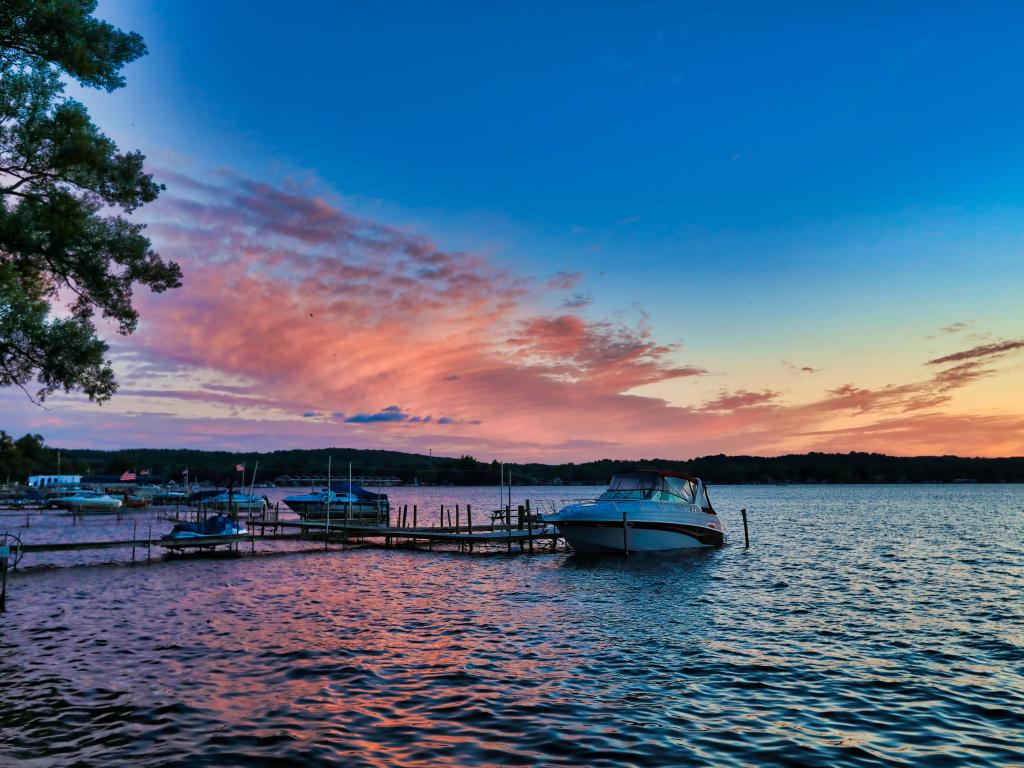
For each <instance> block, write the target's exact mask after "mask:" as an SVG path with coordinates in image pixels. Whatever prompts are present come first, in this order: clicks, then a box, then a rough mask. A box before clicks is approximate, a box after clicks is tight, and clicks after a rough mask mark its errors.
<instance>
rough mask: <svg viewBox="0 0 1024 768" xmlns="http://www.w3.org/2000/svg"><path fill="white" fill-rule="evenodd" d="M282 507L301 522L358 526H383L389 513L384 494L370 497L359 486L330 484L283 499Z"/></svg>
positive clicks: (366, 491) (369, 494)
mask: <svg viewBox="0 0 1024 768" xmlns="http://www.w3.org/2000/svg"><path fill="white" fill-rule="evenodd" d="M283 501H284V503H285V504H286V505H287V506H288V508H289V509H291V510H292V511H293V512H295V513H296V514H297V515H298V516H299V517H301V518H302V519H303V520H325V519H326V518H327V515H328V512H329V513H330V516H331V519H332V520H337V521H339V522H341V521H342V520H353V521H356V522H360V523H373V524H377V523H379V522H387V518H388V512H389V510H390V506H389V502H388V496H387V494H386V493H373V492H372V491H368V490H366V489H365V488H363V487H362V486H361V485H359V483H348V482H339V483H331V487H330V488H329V489H328V488H323V489H317V490H314V491H313V492H312V493H302V494H297V495H294V496H286V497H285V498H284V499H283Z"/></svg>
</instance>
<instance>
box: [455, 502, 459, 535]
mask: <svg viewBox="0 0 1024 768" xmlns="http://www.w3.org/2000/svg"><path fill="white" fill-rule="evenodd" d="M455 532H456V533H459V505H458V504H456V505H455Z"/></svg>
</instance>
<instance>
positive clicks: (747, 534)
mask: <svg viewBox="0 0 1024 768" xmlns="http://www.w3.org/2000/svg"><path fill="white" fill-rule="evenodd" d="M740 514H741V515H742V516H743V541H744V545H743V548H744V549H750V531H749V530H747V510H746V507H744V508H743V509H741V510H740Z"/></svg>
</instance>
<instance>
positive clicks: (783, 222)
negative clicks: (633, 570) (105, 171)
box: [0, 0, 1024, 460]
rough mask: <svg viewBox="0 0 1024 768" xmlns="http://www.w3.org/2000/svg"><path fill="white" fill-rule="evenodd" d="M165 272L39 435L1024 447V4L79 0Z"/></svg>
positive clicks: (713, 446)
mask: <svg viewBox="0 0 1024 768" xmlns="http://www.w3.org/2000/svg"><path fill="white" fill-rule="evenodd" d="M97 13H98V15H99V16H100V17H101V18H105V19H107V20H109V21H111V22H113V23H114V24H116V25H118V26H120V27H122V28H125V29H131V30H135V31H137V32H139V33H141V34H142V35H143V37H144V38H145V40H146V43H147V45H148V47H149V55H148V56H147V57H145V58H144V59H143V60H141V61H139V62H137V63H135V64H132V65H130V66H129V67H128V68H127V69H126V71H125V74H126V77H127V80H128V85H127V87H126V88H124V89H122V90H120V91H115V92H114V93H111V94H106V93H99V92H94V91H82V90H81V89H78V88H69V93H71V94H72V95H74V96H75V98H79V99H81V100H83V101H84V102H85V103H86V104H87V105H88V107H89V109H90V111H91V113H92V115H93V117H94V119H95V120H96V122H97V123H98V125H99V126H100V127H101V128H102V129H103V130H104V131H106V132H107V133H108V134H109V135H110V136H111V137H113V138H114V139H115V140H116V141H118V143H119V144H120V146H121V148H122V149H125V150H127V149H140V150H141V151H142V152H143V153H144V154H146V155H147V157H148V164H149V168H150V170H151V171H152V172H153V173H154V174H155V176H156V177H157V179H158V180H160V181H162V182H163V183H164V184H166V186H167V190H166V192H164V194H163V195H162V196H161V198H160V200H159V201H157V202H156V203H154V204H152V205H149V206H147V207H146V208H144V209H143V210H142V211H141V212H140V213H139V214H138V215H139V217H140V218H141V219H142V220H144V221H146V222H148V223H149V230H148V231H149V234H150V236H151V237H152V239H153V241H154V243H155V245H156V247H157V249H158V250H159V252H160V253H161V254H162V255H163V256H166V257H170V258H172V259H174V260H176V261H178V262H179V263H180V264H181V266H182V268H183V270H184V275H185V277H184V286H183V287H182V288H181V289H180V290H177V291H172V292H170V293H167V294H162V295H153V294H150V293H149V292H148V291H141V292H140V293H139V294H138V295H137V303H138V306H139V307H140V310H141V313H142V319H143V321H142V324H141V326H140V329H139V331H138V332H137V333H136V334H135V335H133V336H131V337H128V338H124V337H118V336H117V335H116V334H114V333H112V332H111V333H110V334H108V338H109V339H110V341H111V344H112V346H113V349H114V352H115V357H116V360H117V370H118V372H119V375H120V380H121V391H120V393H119V394H118V395H116V396H115V397H114V399H113V400H111V401H110V402H108V403H105V404H104V405H102V406H97V405H95V404H91V403H89V402H87V401H86V400H84V399H83V398H81V397H75V396H68V395H63V396H54V397H53V398H52V399H51V400H49V401H47V404H46V410H42V409H40V408H37V407H35V406H32V405H31V404H29V403H28V401H27V400H26V399H25V397H24V395H22V394H21V393H20V392H19V391H17V390H14V391H5V392H3V393H2V395H0V397H2V400H0V403H2V407H3V410H4V419H3V421H4V424H3V425H2V426H3V428H5V429H6V430H7V431H8V432H13V433H17V434H21V433H23V432H26V431H32V432H39V433H42V434H43V435H45V436H46V437H47V440H48V442H49V443H50V444H53V445H61V446H68V447H71V446H76V447H78V446H84V447H99V448H117V447H128V446H147V447H179V446H181V447H196V448H228V449H247V450H256V449H259V450H269V449H275V448H296V447H323V446H329V445H337V446H353V447H373V448H393V449H399V450H415V451H422V452H424V453H425V452H427V450H428V449H431V450H433V452H434V454H455V455H457V454H461V453H470V454H473V455H474V456H476V457H477V458H479V459H483V460H490V459H492V458H497V459H508V460H528V459H538V460H586V459H592V458H600V457H613V458H638V457H654V456H659V457H666V458H688V457H693V456H699V455H705V454H712V453H720V452H724V453H754V454H768V455H770V454H778V453H786V452H802V451H807V450H825V451H850V450H873V451H882V452H886V453H892V454H901V455H908V454H943V453H953V454H961V455H981V456H1007V455H1024V138H1022V137H1024V93H1022V91H1024V80H1022V78H1021V77H1020V73H1021V72H1024V46H1022V45H1021V44H1020V41H1019V36H1020V29H1021V23H1022V22H1024V8H1022V7H1021V6H1019V5H1014V4H1006V5H991V6H989V5H987V4H984V3H979V4H971V5H969V6H968V5H964V4H948V5H947V4H943V3H928V4H925V3H921V4H900V5H899V10H898V11H894V10H893V6H891V5H889V4H852V3H851V4H847V5H844V6H836V7H825V6H823V5H821V4H800V5H796V4H794V5H788V6H787V5H785V4H775V5H771V6H768V5H765V4H760V3H750V4H722V3H706V4H699V3H687V4H682V3H664V4H661V3H591V2H587V3H578V4H571V3H558V4H552V3H531V2H526V3H511V2H509V3H465V4H448V3H430V4H424V3H416V4H411V3H410V4H397V3H396V4H385V3H364V2H347V3H319V2H303V1H300V2H294V3H291V4H284V5H282V4H281V3H269V2H268V3H260V2H213V3H211V2H198V1H192V0H179V1H176V2H160V3H157V2H142V1H141V0H131V1H130V2H129V1H128V0H125V1H124V2H120V1H114V0H101V2H100V5H99V9H98V12H97Z"/></svg>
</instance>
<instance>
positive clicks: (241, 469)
mask: <svg viewBox="0 0 1024 768" xmlns="http://www.w3.org/2000/svg"><path fill="white" fill-rule="evenodd" d="M235 472H245V464H235Z"/></svg>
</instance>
